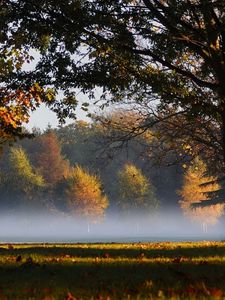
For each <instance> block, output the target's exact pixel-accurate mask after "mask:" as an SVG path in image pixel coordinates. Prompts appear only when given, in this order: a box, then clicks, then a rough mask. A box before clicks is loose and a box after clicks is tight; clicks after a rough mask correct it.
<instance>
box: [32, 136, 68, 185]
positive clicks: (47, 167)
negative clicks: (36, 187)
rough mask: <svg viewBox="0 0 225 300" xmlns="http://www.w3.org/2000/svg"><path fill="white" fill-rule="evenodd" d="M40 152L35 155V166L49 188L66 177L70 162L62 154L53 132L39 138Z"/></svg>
mask: <svg viewBox="0 0 225 300" xmlns="http://www.w3.org/2000/svg"><path fill="white" fill-rule="evenodd" d="M38 148H39V149H38V152H37V153H36V155H35V162H34V163H35V166H36V167H37V168H38V170H39V172H40V174H41V175H42V176H43V177H44V179H45V181H46V183H47V184H48V186H49V187H53V186H54V185H55V184H56V182H58V181H59V180H60V179H62V178H63V176H66V175H67V174H68V172H69V162H68V161H67V160H66V159H65V158H64V157H63V155H62V154H61V145H60V142H59V140H58V138H57V136H56V134H55V133H54V132H53V131H48V132H46V133H45V134H43V135H42V136H40V138H39V147H38Z"/></svg>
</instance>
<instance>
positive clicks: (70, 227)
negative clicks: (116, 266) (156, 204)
mask: <svg viewBox="0 0 225 300" xmlns="http://www.w3.org/2000/svg"><path fill="white" fill-rule="evenodd" d="M137 223H139V224H138V225H139V226H138V227H137ZM87 228H88V224H87V222H86V221H77V220H75V218H74V217H68V216H66V215H65V216H56V215H54V214H49V215H47V214H46V215H43V214H40V215H35V214H30V213H27V214H25V213H24V214H20V215H19V214H18V215H16V214H15V213H12V214H6V213H3V214H2V216H1V218H0V242H2V243H4V242H21V243H22V242H71V243H72V242H151V241H154V242H155V241H185V240H186V241H187V240H188V241H191V240H193V241H195V240H224V239H225V236H224V224H222V221H219V222H218V223H217V224H216V225H214V226H211V227H209V231H208V233H203V232H202V229H201V226H199V225H196V224H194V223H191V222H190V221H188V220H186V219H184V218H183V217H182V216H181V215H180V216H177V214H176V215H172V214H170V215H168V214H166V213H165V214H164V215H162V214H161V215H160V214H158V215H157V216H156V217H155V218H154V219H151V218H148V219H146V218H145V219H144V218H143V217H142V216H139V217H137V218H135V217H132V218H130V219H128V218H127V219H123V220H121V219H119V218H118V216H117V215H115V216H113V215H111V216H110V217H107V218H106V219H105V220H104V221H103V222H102V223H100V224H90V232H88V230H87Z"/></svg>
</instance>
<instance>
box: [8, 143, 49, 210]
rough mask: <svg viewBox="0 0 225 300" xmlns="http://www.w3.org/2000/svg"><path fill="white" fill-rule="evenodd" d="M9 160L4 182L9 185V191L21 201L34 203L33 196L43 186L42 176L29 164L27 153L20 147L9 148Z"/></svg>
mask: <svg viewBox="0 0 225 300" xmlns="http://www.w3.org/2000/svg"><path fill="white" fill-rule="evenodd" d="M9 162H10V170H9V173H8V174H7V175H8V176H7V180H6V181H7V182H6V183H7V184H8V186H9V187H10V193H13V194H14V195H13V196H14V197H18V198H19V199H20V200H21V201H22V203H26V204H29V205H34V203H33V200H34V198H35V197H36V196H37V195H38V192H39V191H40V190H41V189H42V188H43V187H44V186H45V182H44V179H43V177H42V176H41V175H39V174H38V173H37V172H36V171H35V170H34V168H33V167H32V166H31V164H30V162H29V159H28V157H27V154H26V153H25V151H24V150H23V149H22V148H11V150H10V155H9ZM24 200H25V201H26V202H24ZM27 201H28V202H27Z"/></svg>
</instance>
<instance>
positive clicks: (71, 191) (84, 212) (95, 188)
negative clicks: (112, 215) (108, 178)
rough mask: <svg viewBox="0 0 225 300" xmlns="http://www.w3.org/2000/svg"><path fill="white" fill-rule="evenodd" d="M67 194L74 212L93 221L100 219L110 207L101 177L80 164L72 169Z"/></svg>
mask: <svg viewBox="0 0 225 300" xmlns="http://www.w3.org/2000/svg"><path fill="white" fill-rule="evenodd" d="M66 194H67V197H68V205H69V207H70V209H71V210H72V213H73V214H75V215H76V216H79V217H85V218H87V219H88V220H91V221H92V222H96V221H98V220H100V219H101V218H102V217H103V216H104V211H105V209H106V208H107V207H108V199H107V197H106V196H105V195H103V194H102V190H101V182H100V179H99V178H98V177H97V176H96V175H91V174H90V173H89V172H87V171H86V170H84V169H83V168H81V167H80V166H75V167H74V168H73V169H72V171H71V174H70V177H69V187H68V188H67V191H66Z"/></svg>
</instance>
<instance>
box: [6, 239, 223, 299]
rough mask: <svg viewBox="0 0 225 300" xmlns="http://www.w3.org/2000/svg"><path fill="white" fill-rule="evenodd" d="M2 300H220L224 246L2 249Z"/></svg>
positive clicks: (18, 246) (14, 246) (169, 244)
mask: <svg viewBox="0 0 225 300" xmlns="http://www.w3.org/2000/svg"><path fill="white" fill-rule="evenodd" d="M2 299H5V300H6V299H43V300H61V299H67V300H75V299H77V300H78V299H99V300H100V299H102V300H103V299H106V300H111V299H225V242H182V243H180V242H176V243H174V242H160V243H132V244H131V243H127V244H117V243H110V244H101V243H99V244H1V245H0V300H2Z"/></svg>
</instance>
